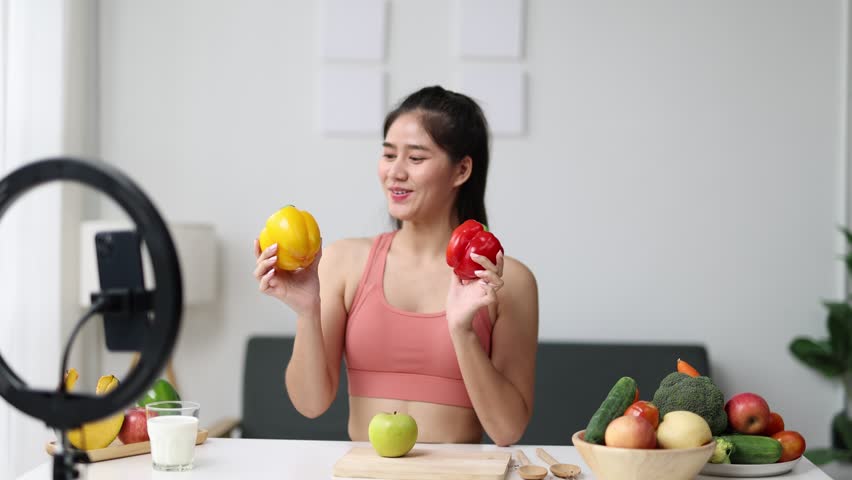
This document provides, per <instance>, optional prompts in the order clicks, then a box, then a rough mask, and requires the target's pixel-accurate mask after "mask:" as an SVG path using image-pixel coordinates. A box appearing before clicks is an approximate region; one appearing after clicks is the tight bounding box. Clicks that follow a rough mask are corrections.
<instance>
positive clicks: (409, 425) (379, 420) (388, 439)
mask: <svg viewBox="0 0 852 480" xmlns="http://www.w3.org/2000/svg"><path fill="white" fill-rule="evenodd" d="M368 434H369V437H370V443H371V444H373V448H375V449H376V453H378V454H379V455H380V456H382V457H401V456H403V455H405V454H406V453H408V452H409V451H410V450H411V449H412V448H413V447H414V444H415V443H417V422H415V421H414V418H413V417H412V416H411V415H406V414H404V413H396V412H393V413H384V412H383V413H378V414H376V415H375V416H374V417H373V419H372V420H370V428H369V432H368Z"/></svg>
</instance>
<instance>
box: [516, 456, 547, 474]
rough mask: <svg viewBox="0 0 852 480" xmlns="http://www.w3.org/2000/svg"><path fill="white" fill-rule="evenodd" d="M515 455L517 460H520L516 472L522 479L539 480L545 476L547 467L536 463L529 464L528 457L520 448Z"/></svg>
mask: <svg viewBox="0 0 852 480" xmlns="http://www.w3.org/2000/svg"><path fill="white" fill-rule="evenodd" d="M517 457H518V461H519V462H521V468H519V469H518V473H520V474H521V478H523V479H524V480H541V479H542V478H544V477H546V476H547V469H546V468H544V467H539V466H538V465H530V459H529V458H527V456H526V455H524V452H522V451H521V450H518V452H517Z"/></svg>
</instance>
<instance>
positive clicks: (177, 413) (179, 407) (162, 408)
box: [145, 401, 201, 472]
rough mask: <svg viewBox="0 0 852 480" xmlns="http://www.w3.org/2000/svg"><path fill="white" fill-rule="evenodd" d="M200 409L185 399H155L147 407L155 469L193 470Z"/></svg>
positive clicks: (169, 470)
mask: <svg viewBox="0 0 852 480" xmlns="http://www.w3.org/2000/svg"><path fill="white" fill-rule="evenodd" d="M200 409H201V406H200V405H199V404H198V403H195V402H186V401H166V402H153V403H149V404H148V405H146V406H145V412H146V415H147V417H148V438H150V439H151V459H152V460H153V466H154V470H160V471H166V472H183V471H186V470H191V469H192V461H193V459H194V458H195V437H196V436H197V435H198V411H199V410H200Z"/></svg>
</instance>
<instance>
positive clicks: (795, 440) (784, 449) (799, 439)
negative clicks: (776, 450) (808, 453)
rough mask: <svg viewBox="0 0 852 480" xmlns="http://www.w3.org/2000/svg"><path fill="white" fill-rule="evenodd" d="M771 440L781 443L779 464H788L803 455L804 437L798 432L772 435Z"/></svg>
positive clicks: (783, 432)
mask: <svg viewBox="0 0 852 480" xmlns="http://www.w3.org/2000/svg"><path fill="white" fill-rule="evenodd" d="M772 438H774V439H775V440H778V441H779V442H781V458H779V459H778V461H779V462H789V461H790V460H795V459H797V458H799V457H801V456H802V454H803V453H805V437H803V436H801V435H800V434H799V432H794V431H792V430H784V431H781V432H778V433H776V434H775V435H772Z"/></svg>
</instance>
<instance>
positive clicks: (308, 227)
mask: <svg viewBox="0 0 852 480" xmlns="http://www.w3.org/2000/svg"><path fill="white" fill-rule="evenodd" d="M258 241H259V242H260V248H261V249H262V250H266V248H267V247H269V246H270V245H272V244H273V243H277V244H278V253H277V255H278V261H277V262H276V266H277V267H278V268H280V269H283V270H289V271H292V270H297V269H299V268H305V267H307V266H308V265H310V264H311V263H312V262H313V261H314V257H316V255H317V252H319V249H320V231H319V226H318V225H317V222H316V220H314V217H313V216H312V215H311V214H310V213H308V212H307V211H305V210H299V209H297V208H296V207H294V206H293V205H287V206H286V207H284V208H282V209H281V210H278V211H277V212H275V213H273V214H272V216H270V217H269V219H267V220H266V226H265V227H264V228H263V230H261V232H260V235H259V236H258Z"/></svg>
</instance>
